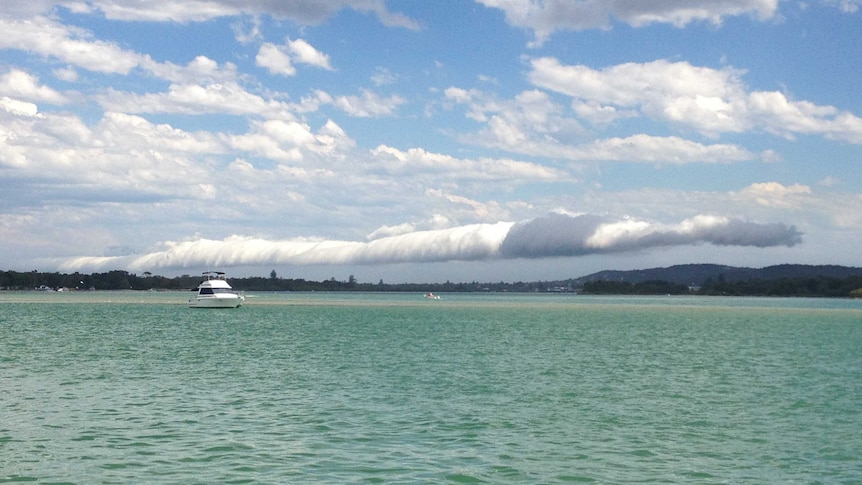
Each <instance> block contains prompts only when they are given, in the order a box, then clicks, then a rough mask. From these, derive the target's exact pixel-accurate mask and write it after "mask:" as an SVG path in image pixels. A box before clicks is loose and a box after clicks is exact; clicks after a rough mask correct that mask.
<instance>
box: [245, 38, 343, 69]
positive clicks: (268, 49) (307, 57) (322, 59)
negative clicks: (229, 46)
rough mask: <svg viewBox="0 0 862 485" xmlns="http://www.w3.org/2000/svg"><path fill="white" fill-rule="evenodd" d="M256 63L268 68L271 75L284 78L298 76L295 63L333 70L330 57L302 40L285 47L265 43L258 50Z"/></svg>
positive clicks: (289, 41)
mask: <svg viewBox="0 0 862 485" xmlns="http://www.w3.org/2000/svg"><path fill="white" fill-rule="evenodd" d="M255 62H257V65H258V66H261V67H265V68H267V70H269V72H270V73H272V74H279V75H282V76H294V75H296V67H294V63H300V64H309V65H312V66H316V67H320V68H323V69H326V70H329V71H331V70H332V66H331V65H330V63H329V56H327V55H326V54H324V53H322V52H320V51H318V50H317V49H315V48H314V47H313V46H312V45H311V44H309V43H308V42H306V41H304V40H302V39H297V40H288V41H287V43H286V44H285V45H283V46H280V45H275V44H271V43H269V42H264V43H263V44H262V45H261V46H260V49H259V50H258V53H257V56H256V57H255Z"/></svg>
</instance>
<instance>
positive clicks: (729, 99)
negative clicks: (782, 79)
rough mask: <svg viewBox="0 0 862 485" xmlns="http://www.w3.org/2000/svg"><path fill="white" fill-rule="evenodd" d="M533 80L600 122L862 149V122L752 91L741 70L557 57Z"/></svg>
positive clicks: (538, 66) (539, 62) (537, 66)
mask: <svg viewBox="0 0 862 485" xmlns="http://www.w3.org/2000/svg"><path fill="white" fill-rule="evenodd" d="M531 66H532V70H531V71H530V73H529V79H530V81H531V82H532V83H533V84H535V85H536V86H539V87H542V88H545V89H548V90H551V91H554V92H557V93H561V94H564V95H566V96H570V97H572V98H573V100H574V101H573V105H574V106H575V108H576V109H577V108H578V107H579V106H584V105H586V106H590V107H592V108H591V110H592V111H590V110H584V109H581V110H580V112H581V113H586V114H587V115H588V116H589V115H590V114H591V112H597V111H598V110H599V109H604V112H603V113H602V114H604V115H605V118H601V116H599V119H600V121H607V119H606V118H608V117H609V116H610V115H612V114H613V113H614V112H616V111H618V110H623V111H625V112H626V113H627V116H631V112H632V110H636V111H637V112H639V113H640V114H641V115H643V116H646V117H649V118H652V119H656V120H662V121H667V122H670V123H673V124H676V125H680V126H687V127H691V128H694V129H696V130H698V131H700V132H702V133H704V134H706V135H716V134H719V133H727V132H731V133H738V132H746V131H752V130H765V131H767V132H770V133H774V134H778V135H781V136H786V137H792V136H794V135H797V134H820V135H823V136H826V137H827V138H832V139H836V140H840V141H845V142H849V143H855V144H860V143H862V118H859V117H858V116H856V115H854V114H852V113H848V112H842V111H839V110H838V109H837V108H834V107H832V106H818V105H815V104H814V103H810V102H807V101H793V100H789V99H788V98H787V97H786V96H785V95H784V94H782V93H780V92H767V91H747V89H746V87H745V85H744V84H743V83H742V79H741V76H742V72H741V71H737V70H733V69H729V68H725V69H720V70H717V69H711V68H707V67H698V66H692V65H691V64H689V63H687V62H669V61H666V60H657V61H653V62H648V63H626V64H619V65H616V66H611V67H607V68H604V69H593V68H591V67H588V66H584V65H563V64H561V63H560V62H559V61H558V60H557V59H554V58H548V57H545V58H539V59H534V60H532V61H531Z"/></svg>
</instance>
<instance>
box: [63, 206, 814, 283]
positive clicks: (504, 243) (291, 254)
mask: <svg viewBox="0 0 862 485" xmlns="http://www.w3.org/2000/svg"><path fill="white" fill-rule="evenodd" d="M401 229H405V228H401ZM800 236H801V235H800V233H799V232H798V231H797V230H796V229H795V228H794V227H788V226H785V225H783V224H755V223H751V222H745V221H740V220H732V219H728V218H725V217H718V216H708V215H700V216H697V217H694V218H691V219H687V220H685V221H682V222H680V223H678V224H671V225H663V224H655V223H651V222H648V221H634V220H624V221H608V220H606V219H604V218H599V217H596V216H589V215H582V216H575V217H572V216H566V215H562V214H550V215H548V216H545V217H540V218H537V219H534V220H531V221H527V222H523V223H518V224H515V223H511V222H498V223H494V224H471V225H466V226H458V227H452V228H448V229H439V230H429V231H415V232H408V233H402V234H398V235H394V236H388V237H381V238H378V239H372V240H370V241H368V242H355V241H338V240H322V239H318V240H309V239H303V240H296V239H294V240H275V241H273V240H265V239H260V238H253V237H247V236H236V235H235V236H231V237H229V238H226V239H224V240H221V241H218V240H210V239H197V240H191V241H184V242H167V243H164V244H163V248H162V249H160V250H156V251H154V252H150V253H147V254H143V255H140V256H132V257H78V258H70V259H66V260H64V261H61V262H60V268H61V269H62V270H65V271H81V270H97V269H104V268H108V267H111V268H113V267H117V266H121V267H125V268H128V269H129V270H132V271H150V270H153V269H160V268H188V267H230V266H247V265H264V264H291V265H313V264H392V263H415V262H443V261H475V260H487V259H498V258H503V259H511V258H545V257H554V256H572V255H586V254H593V253H607V252H631V251H639V250H642V249H645V248H653V247H661V246H679V245H693V244H701V243H710V244H715V245H722V246H756V247H768V246H782V245H784V246H792V245H795V244H797V243H798V242H799V241H800Z"/></svg>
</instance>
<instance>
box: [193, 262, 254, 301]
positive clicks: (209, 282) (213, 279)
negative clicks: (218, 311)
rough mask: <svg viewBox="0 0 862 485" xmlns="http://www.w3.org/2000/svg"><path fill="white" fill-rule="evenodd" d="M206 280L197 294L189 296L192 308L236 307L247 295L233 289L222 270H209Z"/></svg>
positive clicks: (199, 286) (205, 274)
mask: <svg viewBox="0 0 862 485" xmlns="http://www.w3.org/2000/svg"><path fill="white" fill-rule="evenodd" d="M204 276H206V280H204V281H203V282H201V284H200V285H198V287H197V290H196V291H197V294H196V295H195V296H193V297H192V298H189V307H191V308H236V307H238V306H240V305H242V303H243V302H244V301H245V296H243V295H240V294H239V293H237V292H235V291H233V288H231V286H230V285H229V284H228V282H227V280H225V277H224V273H223V272H221V271H207V272H205V273H204Z"/></svg>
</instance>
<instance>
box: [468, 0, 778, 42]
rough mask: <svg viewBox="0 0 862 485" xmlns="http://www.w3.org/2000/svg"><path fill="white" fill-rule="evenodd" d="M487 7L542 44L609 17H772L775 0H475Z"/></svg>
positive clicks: (668, 20) (631, 20)
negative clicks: (557, 33) (504, 15)
mask: <svg viewBox="0 0 862 485" xmlns="http://www.w3.org/2000/svg"><path fill="white" fill-rule="evenodd" d="M476 1H477V2H479V3H482V4H484V5H485V6H486V7H492V8H499V9H500V10H502V11H503V12H505V14H506V20H507V21H508V22H509V23H510V24H512V25H514V26H516V27H522V28H526V29H530V30H532V31H533V32H534V34H535V36H536V40H535V42H534V44H536V45H540V44H542V43H543V42H544V41H545V40H546V39H547V38H548V37H549V36H550V35H551V34H553V33H554V32H555V31H557V30H585V29H596V28H600V29H607V28H609V27H610V25H611V21H621V22H624V23H626V24H629V25H630V26H632V27H642V26H645V25H649V24H654V23H664V24H671V25H673V26H675V27H685V26H686V25H688V24H690V23H692V22H697V21H707V22H711V23H713V24H720V23H721V22H722V21H723V19H724V18H725V17H732V16H738V15H746V14H748V15H754V16H755V17H757V18H759V19H761V20H764V19H768V18H771V17H773V16H774V15H775V14H776V11H777V9H778V0H737V1H732V2H716V1H711V0H692V1H684V2H679V1H677V2H643V1H637V0H635V1H631V0H544V1H542V2H536V1H533V0H476Z"/></svg>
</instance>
